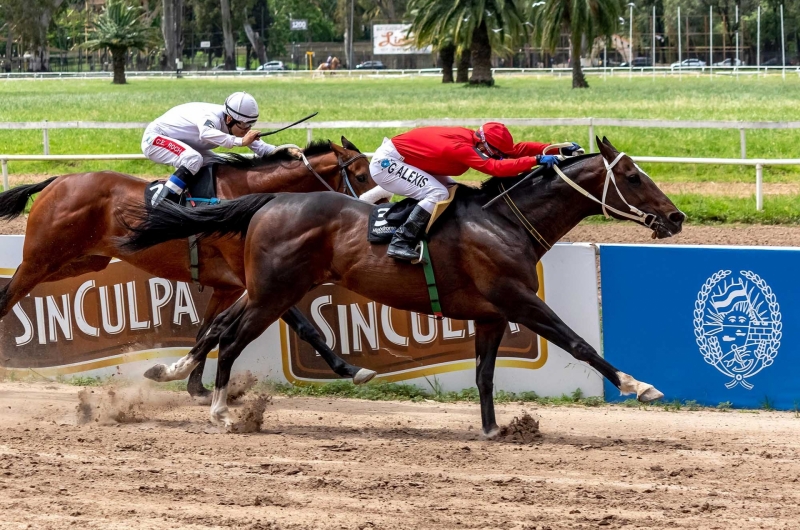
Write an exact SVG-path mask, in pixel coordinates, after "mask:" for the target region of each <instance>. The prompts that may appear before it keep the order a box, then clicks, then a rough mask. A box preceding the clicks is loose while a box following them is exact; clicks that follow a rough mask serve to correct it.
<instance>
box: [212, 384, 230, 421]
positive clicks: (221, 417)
mask: <svg viewBox="0 0 800 530" xmlns="http://www.w3.org/2000/svg"><path fill="white" fill-rule="evenodd" d="M211 423H214V424H216V425H222V426H223V427H225V428H228V427H230V426H231V424H232V423H233V420H232V419H231V415H230V413H229V412H228V387H227V386H225V387H222V388H215V389H214V396H213V397H212V398H211Z"/></svg>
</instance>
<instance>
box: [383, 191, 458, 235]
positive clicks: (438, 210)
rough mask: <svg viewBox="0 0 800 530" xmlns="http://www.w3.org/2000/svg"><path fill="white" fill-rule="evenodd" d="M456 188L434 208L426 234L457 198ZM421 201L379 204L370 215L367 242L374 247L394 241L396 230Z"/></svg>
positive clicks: (412, 200)
mask: <svg viewBox="0 0 800 530" xmlns="http://www.w3.org/2000/svg"><path fill="white" fill-rule="evenodd" d="M456 188H458V186H457V185H456V186H451V187H450V188H448V192H449V193H450V197H448V198H447V200H445V201H441V202H437V203H436V205H435V206H434V207H433V213H432V214H431V220H430V221H428V226H427V227H426V228H425V233H426V234H427V233H428V232H430V230H431V227H432V226H433V223H434V222H435V221H436V220H437V219H438V218H439V217H441V215H442V214H443V213H444V211H445V210H446V209H447V207H448V206H450V203H451V202H453V198H454V197H455V196H456ZM418 202H419V201H418V200H416V199H411V198H406V199H403V200H402V201H400V202H396V203H393V204H378V205H376V206H375V207H374V208H373V209H372V212H371V213H370V214H369V222H368V223H367V241H369V242H370V243H372V244H373V245H385V244H387V243H389V242H390V241H391V240H392V236H393V235H394V232H395V230H397V229H398V228H400V226H402V224H403V223H405V222H406V219H408V216H409V215H411V211H412V210H413V209H414V207H415V206H416V205H417V203H418Z"/></svg>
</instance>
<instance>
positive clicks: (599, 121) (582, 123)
mask: <svg viewBox="0 0 800 530" xmlns="http://www.w3.org/2000/svg"><path fill="white" fill-rule="evenodd" d="M487 121H502V122H503V123H505V124H506V125H510V126H519V127H562V126H563V127H587V128H588V133H589V134H588V140H589V142H588V144H587V145H588V146H589V147H588V150H589V152H595V151H596V150H597V146H596V145H595V127H632V128H670V129H734V130H738V131H739V147H740V156H741V158H738V159H737V158H687V157H653V156H638V157H634V159H635V160H637V161H641V162H652V163H660V164H708V165H738V166H751V167H755V169H756V179H755V184H756V186H755V192H756V208H757V209H758V210H762V209H763V206H764V196H763V175H764V167H766V166H786V165H798V166H800V159H760V158H759V159H755V158H751V159H748V158H747V135H746V131H747V130H763V129H800V121H791V122H758V121H687V120H639V119H618V118H458V119H430V120H395V121H329V122H305V123H302V124H300V125H297V126H296V128H298V129H305V130H306V138H307V140H308V141H311V140H312V139H313V137H314V130H324V129H411V128H414V127H422V126H453V125H461V126H472V127H477V126H479V125H481V124H483V123H486V122H487ZM147 125H148V123H147V122H128V123H117V122H82V121H69V122H48V121H42V122H18V123H13V122H0V130H31V129H33V130H36V129H39V130H41V131H42V144H43V147H44V153H43V155H5V154H0V164H2V170H3V189H4V190H6V189H8V186H9V184H8V175H9V169H8V162H9V161H11V160H18V161H58V160H143V159H144V158H145V157H144V155H141V154H122V155H111V154H109V155H51V154H50V139H49V133H48V131H50V130H52V129H139V130H144V129H145V127H147ZM286 125H288V123H271V122H259V123H257V124H256V127H258V128H261V129H276V128H280V127H284V126H286ZM367 154H369V155H371V153H367Z"/></svg>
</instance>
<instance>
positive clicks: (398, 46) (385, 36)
mask: <svg viewBox="0 0 800 530" xmlns="http://www.w3.org/2000/svg"><path fill="white" fill-rule="evenodd" d="M410 28H411V24H373V25H372V53H373V54H375V55H409V54H415V53H431V52H432V50H433V48H432V47H431V46H427V47H425V48H422V49H420V48H415V47H413V46H412V45H411V42H412V41H413V39H410V38H408V30H409V29H410Z"/></svg>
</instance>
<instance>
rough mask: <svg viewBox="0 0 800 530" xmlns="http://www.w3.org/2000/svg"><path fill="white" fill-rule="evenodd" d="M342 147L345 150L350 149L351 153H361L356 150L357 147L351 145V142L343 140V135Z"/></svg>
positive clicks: (343, 138)
mask: <svg viewBox="0 0 800 530" xmlns="http://www.w3.org/2000/svg"><path fill="white" fill-rule="evenodd" d="M342 147H344V148H345V149H350V150H351V151H355V152H357V153H360V152H361V151H359V150H358V147H356V146H355V144H353V142H351V141H350V140H348V139H347V138H345V137H344V135H342Z"/></svg>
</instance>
